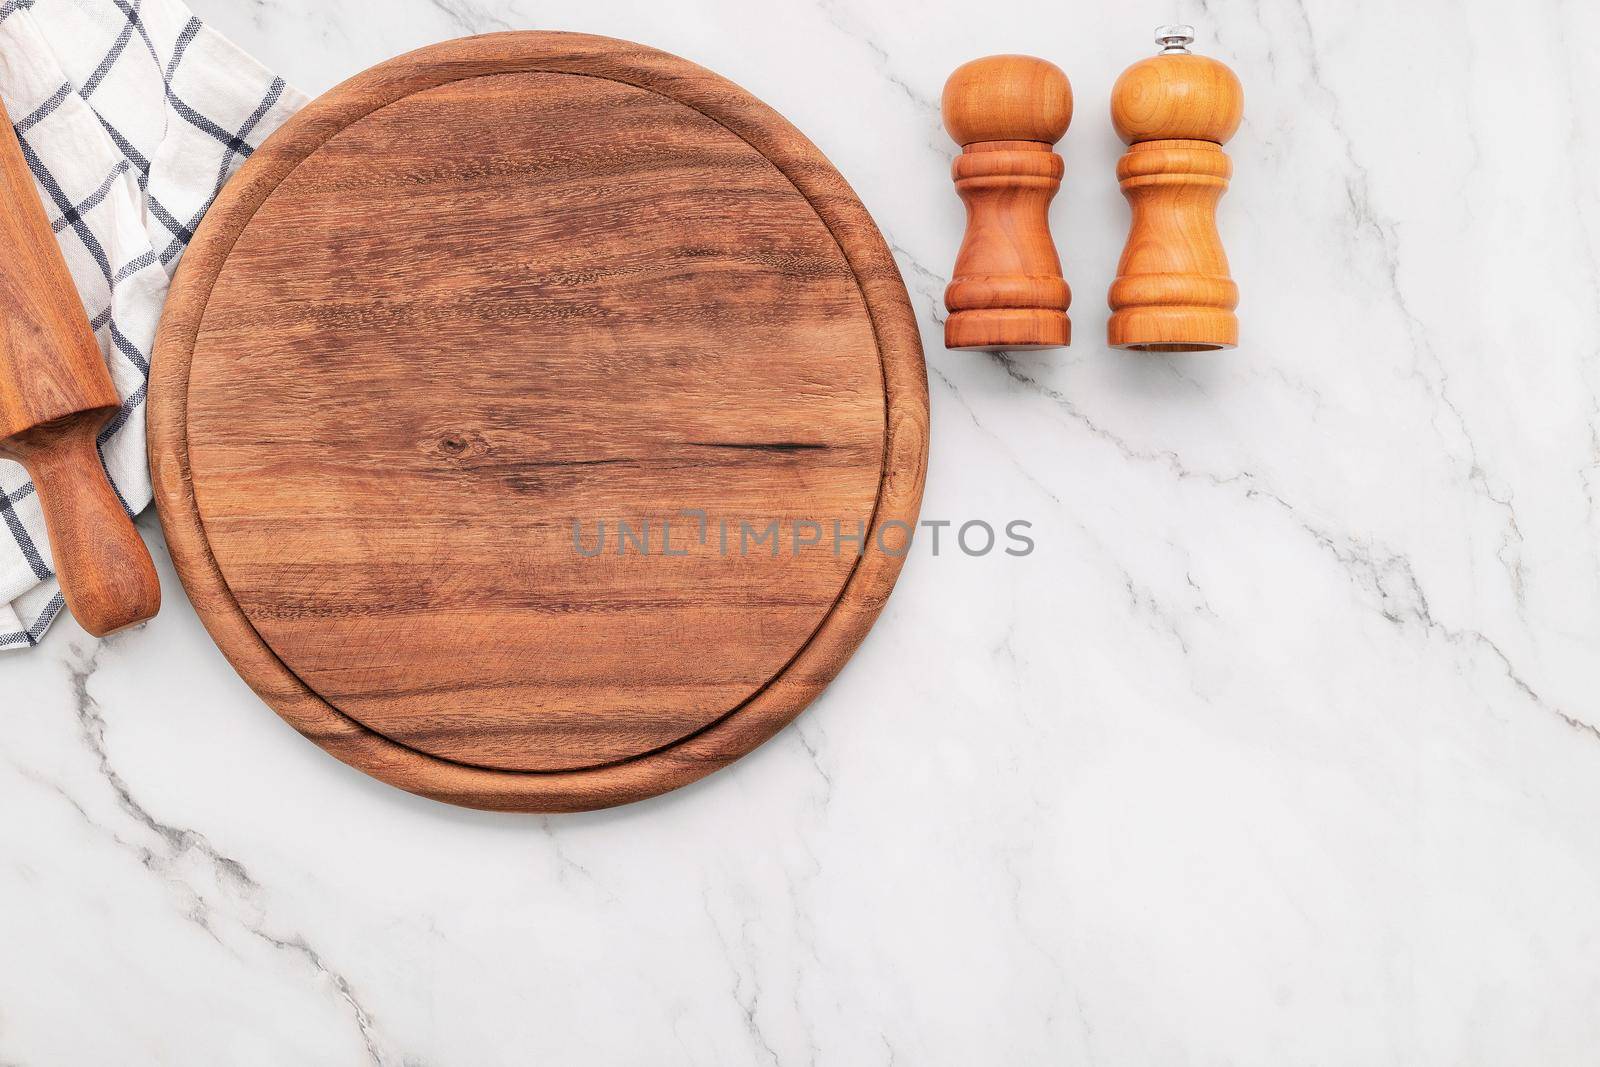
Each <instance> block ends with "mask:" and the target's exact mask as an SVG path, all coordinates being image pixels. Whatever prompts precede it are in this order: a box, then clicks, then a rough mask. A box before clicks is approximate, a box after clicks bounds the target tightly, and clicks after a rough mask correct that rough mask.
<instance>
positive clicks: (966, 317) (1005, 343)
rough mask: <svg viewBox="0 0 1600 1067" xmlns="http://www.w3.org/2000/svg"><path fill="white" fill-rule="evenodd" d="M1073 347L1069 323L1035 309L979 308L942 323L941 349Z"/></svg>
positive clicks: (1062, 316) (1060, 316)
mask: <svg viewBox="0 0 1600 1067" xmlns="http://www.w3.org/2000/svg"><path fill="white" fill-rule="evenodd" d="M1071 343H1072V320H1071V319H1069V318H1068V317H1067V315H1066V313H1065V312H1062V311H1041V310H1039V309H1037V308H979V309H976V310H973V311H957V312H955V313H954V314H952V315H951V316H950V317H949V318H947V319H945V320H944V346H945V347H946V348H966V349H971V350H973V351H977V352H1002V351H1006V350H1009V349H1015V348H1065V347H1066V346H1067V345H1069V344H1071Z"/></svg>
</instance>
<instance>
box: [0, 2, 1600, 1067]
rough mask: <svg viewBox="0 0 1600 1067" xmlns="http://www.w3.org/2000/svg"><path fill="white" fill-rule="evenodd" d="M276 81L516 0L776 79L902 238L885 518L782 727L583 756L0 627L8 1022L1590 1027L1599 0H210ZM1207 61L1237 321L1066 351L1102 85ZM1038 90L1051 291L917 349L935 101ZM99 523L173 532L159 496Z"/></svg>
mask: <svg viewBox="0 0 1600 1067" xmlns="http://www.w3.org/2000/svg"><path fill="white" fill-rule="evenodd" d="M195 6H196V9H197V10H198V12H199V13H200V14H201V15H202V16H203V17H205V18H207V19H209V20H210V21H211V22H212V23H213V24H214V25H216V26H217V27H219V28H220V29H222V30H223V31H224V32H227V33H228V34H230V35H231V36H233V37H234V38H235V39H236V40H237V41H239V43H241V44H242V45H244V46H245V47H246V48H248V49H250V50H251V51H253V52H255V53H256V54H257V55H259V56H260V57H261V58H262V59H263V60H264V61H265V62H267V63H268V64H269V65H272V66H275V67H277V68H278V69H279V70H280V71H282V72H283V73H284V74H285V75H287V76H288V77H289V78H290V79H291V80H292V81H294V82H295V83H297V84H298V85H299V86H300V87H301V88H303V89H306V90H308V91H312V92H317V91H321V90H323V89H326V88H328V87H329V86H331V85H333V84H334V83H335V82H337V81H338V80H340V79H342V78H343V77H344V76H346V75H348V74H350V73H353V72H355V71H356V70H357V69H359V68H361V67H363V66H366V65H368V64H370V63H373V62H376V61H378V60H380V59H382V58H385V57H387V56H389V55H391V54H394V53H397V52H400V51H402V50H405V49H408V48H411V47H413V46H417V45H421V44H424V43H427V42H431V41H435V40H439V39H442V38H446V37H450V36H456V35H459V34H462V33H467V32H474V31H482V30H494V29H502V28H506V27H530V28H535V27H544V28H567V29H584V30H590V31H594V32H599V33H606V34H612V35H616V36H622V37H628V38H633V39H636V40H640V41H644V42H647V43H650V44H654V45H657V46H659V47H662V48H665V49H668V50H670V51H673V52H677V53H680V54H682V55H685V56H688V57H690V58H692V59H695V60H697V61H699V62H701V63H704V64H706V65H708V66H710V67H712V68H714V69H716V70H718V71H720V72H721V73H723V74H726V75H728V76H729V77H731V78H733V79H734V80H736V81H738V82H740V83H741V84H743V85H744V86H746V87H747V88H748V89H750V90H751V91H753V92H754V93H756V94H757V95H758V96H760V97H762V98H764V99H765V100H767V101H768V102H769V103H771V104H773V105H774V106H776V107H777V108H778V109H779V110H781V111H783V112H784V113H786V114H787V115H788V116H789V117H790V118H791V119H793V120H794V121H795V122H796V123H797V124H798V125H799V126H800V127H801V128H802V129H804V130H805V131H806V132H807V133H809V134H810V135H811V137H812V138H813V139H814V140H815V141H816V142H817V143H818V144H819V145H820V146H821V147H822V148H823V149H824V150H825V151H826V152H827V153H828V155H829V156H830V157H831V158H832V159H833V160H834V161H835V163H836V164H837V165H838V166H839V168H840V170H842V171H843V173H844V174H845V176H846V177H847V178H848V179H849V180H850V181H851V182H852V183H853V184H854V186H855V188H856V189H857V191H858V192H859V193H860V195H861V197H862V199H863V200H864V201H865V202H866V204H867V206H868V207H869V208H870V209H871V210H872V211H873V212H874V213H875V215H876V216H877V218H878V219H879V221H880V223H881V225H882V227H883V229H884V232H885V233H886V234H887V235H888V237H889V240H890V242H891V243H892V244H893V245H894V246H895V248H896V249H897V251H898V254H899V255H900V258H901V265H902V267H903V269H904V272H905V275H906V280H907V283H908V285H909V286H910V288H911V291H912V295H913V299H914V301H915V303H916V306H917V309H918V312H919V314H920V315H921V317H922V321H923V327H924V340H925V343H926V346H927V350H928V357H929V371H930V382H931V390H932V405H933V443H932V464H931V470H930V472H929V478H928V493H927V501H926V513H927V514H930V515H939V516H969V515H977V516H994V517H1000V516H1005V517H1011V516H1013V515H1020V516H1025V517H1028V518H1031V519H1033V520H1034V522H1035V525H1036V528H1037V533H1038V540H1039V550H1038V551H1037V552H1036V553H1035V554H1034V555H1033V556H1032V557H1030V558H1028V559H1026V560H1021V561H1019V560H1015V559H1010V558H1005V557H1000V558H988V559H984V560H969V559H965V558H962V557H960V556H956V557H946V558H941V559H938V560H933V559H930V558H927V557H926V556H925V555H919V556H918V557H916V558H915V559H913V561H912V562H911V563H910V565H909V566H908V567H907V569H906V572H905V574H904V576H903V578H902V580H901V583H900V587H899V589H898V590H897V592H896V593H895V596H894V599H893V601H892V602H891V603H890V605H889V608H888V610H887V612H886V613H885V615H884V617H883V619H882V621H881V623H880V624H879V626H878V627H877V629H876V630H875V631H874V632H873V634H872V635H871V637H870V638H869V639H868V641H867V642H866V644H865V646H864V647H863V648H862V650H861V652H860V654H859V655H858V656H857V657H856V659H855V660H854V661H853V662H852V664H851V665H850V666H849V667H848V669H847V670H846V671H845V673H844V675H843V676H842V677H841V678H840V679H839V681H838V682H837V683H836V684H835V685H834V686H833V687H832V688H831V689H830V690H829V691H828V692H827V693H826V695H825V696H824V697H823V698H822V699H821V700H820V701H819V702H818V703H817V704H816V705H815V706H813V708H812V709H811V710H810V711H808V712H807V713H806V714H805V715H804V716H803V717H802V718H801V719H800V720H799V722H798V723H797V724H796V725H795V726H793V727H791V728H790V729H788V730H786V731H785V732H784V733H783V734H782V735H781V736H780V737H778V738H777V739H776V740H774V741H773V742H772V743H770V744H769V745H767V746H766V747H764V748H763V749H761V750H759V751H757V752H756V753H754V754H753V755H752V756H750V757H749V758H747V759H745V760H744V761H742V762H741V763H739V764H738V765H737V766H735V767H734V768H733V769H731V770H729V771H726V772H724V773H721V774H718V775H715V776H713V777H712V778H710V779H708V780H706V781H705V782H703V783H701V784H699V785H696V786H694V787H692V788H689V789H686V790H683V791H680V792H678V793H675V794H672V795H670V796H666V797H663V798H660V799H658V800H655V801H652V802H648V803H644V804H640V805H636V806H633V807H629V808H625V809H622V810H617V811H612V812H606V813H599V814H594V815H588V816H579V817H564V818H549V819H545V818H529V817H514V816H495V815H486V814H480V813H475V812H468V811H459V810H453V809H450V808H447V807H444V806H441V805H437V804H433V803H430V802H428V801H423V800H419V799H416V798H413V797H409V796H407V795H405V794H402V793H400V792H398V791H395V790H393V789H390V788H388V787H386V786H383V785H380V784H378V783H377V782H374V781H372V780H369V779H367V778H365V777H363V776H361V775H360V774H357V773H356V772H354V771H351V770H348V769H346V768H345V767H343V766H342V765H340V764H337V763H335V762H334V761H333V760H332V759H330V758H329V757H327V756H325V755H323V754H322V752H320V751H319V750H318V749H317V748H315V747H314V746H312V745H311V744H309V743H308V742H306V741H304V740H302V739H301V738H299V737H298V736H297V735H295V734H294V733H293V732H292V731H291V730H290V729H289V728H288V727H287V726H285V725H283V724H282V723H281V722H280V721H279V720H278V719H277V718H276V717H275V716H274V715H273V714H272V713H271V712H270V711H268V710H267V709H266V708H265V707H264V706H263V705H262V704H260V703H259V702H258V701H257V700H256V699H255V697H254V696H252V694H251V693H250V692H249V691H248V690H247V689H246V688H245V686H244V685H243V684H242V683H241V682H240V681H238V680H237V678H235V676H234V675H233V673H232V672H231V670H230V669H229V668H228V666H227V664H226V663H225V662H224V661H223V659H222V657H221V656H220V655H219V654H218V653H217V652H216V651H215V650H214V649H213V647H212V646H211V644H210V642H209V641H208V639H207V637H206V635H205V633H204V631H203V630H202V629H201V627H200V625H199V624H198V622H197V621H196V619H195V616H194V613H193V611H192V610H191V608H190V607H189V605H188V604H187V602H186V601H185V599H184V597H183V594H182V592H181V589H180V587H179V586H178V584H177V582H176V580H175V579H174V577H173V575H172V573H171V569H170V566H169V565H168V563H167V561H166V559H165V556H164V554H163V553H162V552H161V551H160V550H159V548H158V551H157V555H158V557H160V558H161V561H162V565H163V578H164V581H165V583H166V590H167V597H168V602H167V607H166V609H165V610H164V611H163V613H162V615H161V616H160V618H159V619H158V620H156V621H155V622H154V623H153V624H151V625H150V626H148V627H147V628H145V629H143V630H142V631H139V632H135V633H132V634H128V635H125V636H122V637H119V638H115V639H113V640H110V641H107V642H103V643H96V642H94V641H92V640H90V639H88V638H86V637H85V636H84V635H83V633H82V631H81V630H78V629H77V628H76V627H75V626H74V625H73V624H72V623H70V622H67V623H62V624H59V625H58V627H57V629H56V630H54V631H53V632H52V633H51V634H50V635H49V637H48V639H47V641H46V643H45V644H44V646H43V647H42V648H40V649H38V650H36V651H33V652H29V653H25V654H20V655H11V656H7V657H5V658H3V659H0V710H3V714H0V812H3V815H0V1063H6V1064H21V1065H27V1067H37V1065H53V1064H102V1063H118V1064H132V1063H163V1064H206V1065H214V1064H273V1065H278V1064H288V1063H294V1064H352V1063H362V1062H371V1063H381V1064H419V1065H420V1064H428V1065H436V1064H456V1063H471V1064H527V1063H535V1062H555V1063H600V1064H646V1063H648V1064H670V1063H717V1064H742V1063H751V1064H759V1063H781V1064H802V1063H825V1064H850V1065H855V1064H889V1063H895V1064H962V1065H971V1064H1001V1063H1004V1064H1023V1063H1029V1064H1031V1063H1046V1062H1048V1063H1069V1064H1079V1063H1082V1064H1102V1065H1104V1064H1141V1065H1142V1064H1274V1065H1278V1064H1471V1063H1481V1064H1505V1063H1539V1064H1546V1065H1550V1064H1567V1063H1592V1062H1594V1059H1595V1057H1596V1055H1597V1054H1600V1053H1597V1051H1596V1050H1597V1049H1600V1013H1597V1012H1596V1011H1595V1005H1596V1003H1597V998H1600V696H1597V692H1600V505H1597V496H1596V494H1597V493H1600V296H1597V285H1600V255H1597V251H1596V248H1597V243H1600V199H1597V196H1596V183H1595V175H1596V173H1597V171H1600V106H1597V105H1596V104H1595V100H1596V99H1597V98H1600V93H1597V90H1600V36H1596V35H1595V34H1594V33H1593V32H1592V21H1593V20H1592V18H1591V17H1590V14H1589V12H1587V11H1586V10H1585V8H1584V7H1583V6H1582V5H1579V4H1576V3H1566V4H1560V3H1547V4H1538V5H1533V4H1529V5H1514V6H1507V5H1502V4H1491V3H1487V2H1477V3H1470V4H1465V5H1463V4H1457V3H1452V2H1447V0H1432V2H1429V3H1415V4H1382V3H1377V2H1375V0H1361V2H1359V3H1345V2H1335V0H1307V2H1306V3H1303V4H1301V3H1285V2H1280V0H1210V2H1191V0H1183V2H1180V3H1178V4H1177V5H1176V7H1173V6H1172V5H1170V4H1167V3H1160V4H1156V3H1144V2H1131V3H1121V4H1104V3H1093V2H1089V0H1040V2H1028V3H1003V4H995V5H988V6H987V7H986V8H984V13H983V14H982V15H981V16H980V15H979V14H978V11H979V10H980V8H981V7H983V6H982V5H977V4H971V3H962V4H956V3H953V2H950V0H936V2H929V0H915V2H914V0H833V2H828V0H821V2H814V3H751V2H749V0H677V2H674V3H660V2H656V0H652V2H645V0H630V2H624V3H587V4H578V3H571V2H567V0H198V2H196V4H195ZM1174 17H1181V19H1182V20H1183V21H1189V22H1193V23H1195V24H1196V25H1197V27H1198V28H1199V36H1200V43H1199V45H1197V48H1199V49H1200V50H1204V51H1207V52H1209V53H1211V54H1214V55H1217V56H1218V57H1219V58H1222V59H1224V60H1226V61H1227V62H1228V63H1230V64H1231V65H1232V66H1233V67H1234V68H1235V69H1236V70H1237V71H1238V73H1239V74H1240V76H1241V78H1242V79H1243V81H1244V84H1245V86H1246V91H1247V99H1248V104H1247V118H1246V120H1245V124H1244V127H1243V129H1242V130H1241V131H1240V133H1239V135H1238V137H1237V138H1236V139H1235V141H1234V142H1233V143H1232V144H1231V145H1230V151H1231V154H1232V156H1233V159H1234V162H1235V166H1236V168H1237V169H1236V175H1235V180H1234V186H1233V189H1232V191H1231V192H1230V193H1229V195H1228V197H1227V198H1226V200H1225V201H1224V204H1223V209H1222V230H1223V234H1224V238H1225V242H1226V244H1227V246H1228V249H1229V251H1230V254H1231V256H1232V261H1233V266H1234V273H1235V276H1236V277H1237V279H1238V281H1239V283H1240V285H1241V287H1242V289H1243V293H1244V300H1243V305H1242V307H1241V314H1242V321H1243V325H1244V337H1245V343H1244V344H1243V346H1242V347H1241V348H1239V349H1238V350H1237V351H1235V352H1231V353H1226V354H1219V355H1211V356H1182V357H1170V358H1169V357H1153V356H1129V355H1122V354H1116V353H1112V352H1110V351H1108V350H1107V349H1106V348H1105V347H1104V346H1103V345H1102V344H1100V343H1099V339H1100V338H1101V337H1102V336H1103V330H1104V324H1105V318H1106V314H1107V312H1106V310H1105V308H1104V301H1103V297H1104V293H1105V290H1106V286H1107V284H1108V283H1109V281H1110V277H1111V274H1112V272H1113V270H1114V268H1115V263H1116V258H1117V253H1118V251H1119V249H1120V247H1121V241H1122V236H1123V232H1124V227H1125V225H1126V212H1125V208H1124V205H1123V203H1122V200H1121V198H1120V196H1119V194H1118V192H1117V188H1116V184H1115V180H1114V175H1113V168H1114V165H1115V160H1116V157H1117V155H1118V153H1119V150H1120V145H1119V144H1118V143H1117V142H1116V140H1115V138H1114V136H1113V134H1112V132H1111V129H1110V125H1109V121H1108V120H1107V117H1106V103H1107V95H1108V92H1109V89H1110V85H1111V82H1112V80H1113V78H1114V77H1115V75H1116V73H1117V72H1118V71H1119V70H1120V69H1121V68H1122V67H1123V66H1125V65H1126V64H1128V63H1130V62H1132V61H1133V60H1135V59H1137V58H1139V57H1141V56H1143V55H1145V54H1147V53H1148V50H1149V47H1150V46H1149V43H1148V42H1149V33H1150V30H1151V28H1152V27H1153V25H1154V24H1156V23H1157V22H1163V21H1169V20H1171V19H1173V18H1174ZM996 51H1031V52H1035V53H1039V54H1042V55H1045V56H1047V57H1048V58H1050V59H1052V60H1054V61H1056V62H1057V63H1059V64H1060V65H1061V66H1062V67H1063V68H1065V69H1066V70H1067V71H1068V73H1069V74H1070V75H1071V77H1072V80H1073V83H1074V85H1075V87H1076V90H1077V99H1078V112H1077V119H1076V121H1075V122H1074V124H1073V128H1072V130H1071V132H1070V133H1069V134H1068V135H1067V139H1066V141H1065V154H1066V157H1067V161H1068V162H1067V168H1068V174H1067V187H1066V189H1065V190H1064V191H1063V193H1062V195H1061V196H1060V197H1059V198H1058V201H1057V204H1056V209H1055V212H1054V224H1055V228H1056V232H1057V235H1058V237H1059V239H1060V241H1061V242H1062V244H1063V246H1064V254H1065V260H1066V265H1067V275H1068V278H1069V280H1070V281H1071V283H1072V285H1073V288H1074V290H1075V294H1076V298H1075V307H1074V309H1073V318H1074V322H1075V326H1076V330H1077V336H1078V343H1077V344H1076V345H1075V346H1074V347H1073V348H1072V349H1070V350H1069V351H1068V352H1066V353H1056V354H1042V355H1026V356H1023V355H1018V356H1016V357H1014V358H1010V359H993V358H989V357H986V356H982V355H970V354H954V353H948V352H946V351H944V349H943V347H942V345H941V344H940V343H939V326H938V320H939V317H940V316H941V314H942V311H941V309H940V305H939V300H938V294H939V292H940V290H941V288H942V286H943V283H944V280H945V279H944V273H945V272H946V271H948V269H949V265H950V263H951V261H952V259H953V255H954V251H955V246H956V243H957V241H958V239H959V235H960V229H961V214H960V207H959V204H958V202H957V201H956V199H955V197H954V195H953V193H952V191H951V189H950V186H949V182H948V178H947V175H946V170H947V166H948V162H949V157H950V155H951V153H952V147H951V146H950V145H949V144H947V143H946V141H945V139H944V135H943V133H942V132H941V130H940V128H939V125H938V121H937V116H936V101H937V97H938V94H939V89H940V86H941V84H942V82H943V79H944V76H945V75H946V74H947V73H948V72H949V70H950V69H951V68H953V67H954V66H955V65H956V64H957V63H959V62H961V61H963V60H966V59H969V58H972V57H974V56H977V55H981V54H985V53H989V52H996ZM144 527H145V530H146V532H147V534H149V536H150V537H151V539H152V541H153V542H155V543H157V544H158V545H159V534H158V532H157V531H156V529H155V526H154V523H153V521H152V520H151V518H150V517H149V516H147V517H146V519H145V521H144Z"/></svg>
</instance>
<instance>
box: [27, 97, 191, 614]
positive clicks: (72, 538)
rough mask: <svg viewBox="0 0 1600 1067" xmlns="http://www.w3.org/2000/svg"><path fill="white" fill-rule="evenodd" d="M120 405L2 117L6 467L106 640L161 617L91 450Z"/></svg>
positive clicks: (57, 564)
mask: <svg viewBox="0 0 1600 1067" xmlns="http://www.w3.org/2000/svg"><path fill="white" fill-rule="evenodd" d="M118 403H119V398H118V396H117V390H116V387H115V386H114V385H113V384H112V381H111V375H110V372H108V371H107V370H106V365H105V360H104V357H103V356H102V355H101V353H100V346H99V345H98V344H97V343H96V342H95V339H94V333H93V331H92V330H90V328H89V320H88V318H87V316H86V315H85V314H84V310H83V303H82V301H81V300H80V299H79V298H78V290H77V288H76V287H75V286H74V285H73V282H72V276H71V274H70V273H69V272H68V270H67V264H66V262H65V261H64V260H63V259H62V257H61V249H60V246H58V245H57V244H56V239H55V235H54V233H52V231H51V228H50V220H49V219H48V217H46V215H45V211H44V205H43V204H42V203H41V202H40V201H39V196H38V193H37V192H36V190H35V187H34V181H33V176H32V173H31V172H30V171H29V169H28V165H27V161H26V160H25V159H24V158H23V155H22V149H21V146H20V145H19V144H18V143H17V136H16V133H15V131H14V130H13V128H12V125H11V120H10V118H9V116H7V114H6V112H5V110H4V108H3V106H0V456H5V457H7V458H9V459H14V460H16V461H18V462H20V463H21V464H22V465H23V466H24V467H26V468H27V470H28V476H29V477H30V478H32V479H33V484H34V489H35V491H37V492H38V494H39V502H40V505H41V507H42V508H43V511H44V516H45V525H46V528H47V530H48V533H49V536H50V551H51V562H52V563H53V565H54V569H55V572H56V576H57V578H59V579H60V582H61V593H62V595H63V596H64V597H65V598H66V601H67V607H68V609H69V610H71V612H72V614H73V617H74V618H76V619H77V620H78V623H79V625H81V626H82V627H83V628H84V629H85V630H87V631H88V632H89V633H91V634H93V635H95V636H96V637H104V636H105V635H107V634H110V633H114V632H116V631H117V630H121V629H123V628H125V627H128V626H132V625H133V624H135V623H139V622H144V621H145V620H147V619H149V618H151V617H152V616H154V615H155V614H156V612H157V611H159V610H160V608H161V585H160V581H159V579H158V578H157V577H156V569H155V564H154V563H153V562H151V559H150V551H149V549H147V548H146V547H145V545H144V542H143V541H142V540H141V539H140V538H139V533H138V531H137V530H135V529H134V528H133V521H132V519H130V518H129V516H128V513H127V511H126V510H124V508H123V506H122V503H121V501H120V500H118V499H117V496H116V493H115V492H114V491H113V490H112V488H111V484H110V483H109V482H108V481H107V480H106V473H105V468H104V467H103V466H102V465H101V462H100V454H99V451H98V449H97V448H96V446H95V439H96V436H97V434H98V433H99V431H100V428H101V427H102V426H104V425H105V422H106V420H107V419H109V418H110V417H111V416H112V415H113V414H114V413H115V412H116V410H117V406H118Z"/></svg>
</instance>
